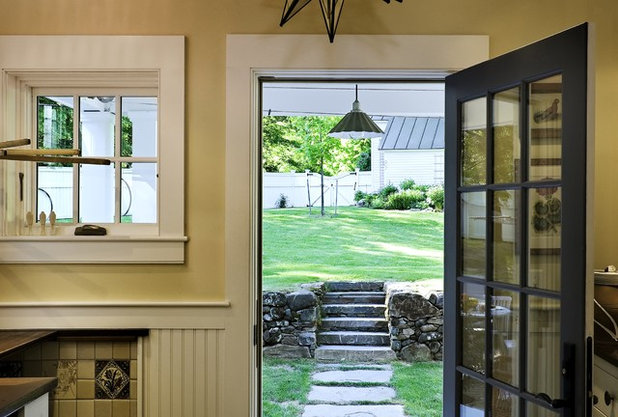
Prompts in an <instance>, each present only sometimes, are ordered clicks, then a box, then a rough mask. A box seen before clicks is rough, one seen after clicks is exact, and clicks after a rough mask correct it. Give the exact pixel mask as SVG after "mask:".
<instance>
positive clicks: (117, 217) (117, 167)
mask: <svg viewBox="0 0 618 417" xmlns="http://www.w3.org/2000/svg"><path fill="white" fill-rule="evenodd" d="M115 125H116V128H115V132H114V136H115V138H114V158H119V157H120V156H121V153H120V152H121V148H122V147H121V144H122V102H121V97H120V96H116V123H115ZM121 169H122V163H120V162H115V163H114V183H115V187H114V196H115V197H114V202H115V205H114V207H115V208H114V223H120V221H121V215H122V213H120V210H121V203H122V201H121V195H120V186H121V184H120V182H121V172H122V171H121Z"/></svg>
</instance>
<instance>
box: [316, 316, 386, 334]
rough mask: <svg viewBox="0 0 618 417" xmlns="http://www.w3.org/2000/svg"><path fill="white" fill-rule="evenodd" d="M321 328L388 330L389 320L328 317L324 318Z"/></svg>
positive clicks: (369, 330) (327, 329)
mask: <svg viewBox="0 0 618 417" xmlns="http://www.w3.org/2000/svg"><path fill="white" fill-rule="evenodd" d="M321 328H322V329H323V330H326V331H337V330H344V331H345V330H348V331H357V332H360V331H368V332H388V322H387V321H386V319H383V318H375V317H326V318H323V319H322V324H321Z"/></svg>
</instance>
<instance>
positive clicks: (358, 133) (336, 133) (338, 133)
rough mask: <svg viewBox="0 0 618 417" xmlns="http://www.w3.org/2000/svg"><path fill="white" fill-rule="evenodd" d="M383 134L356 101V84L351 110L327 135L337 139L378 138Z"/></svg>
mask: <svg viewBox="0 0 618 417" xmlns="http://www.w3.org/2000/svg"><path fill="white" fill-rule="evenodd" d="M383 134H384V132H383V131H382V129H380V126H378V125H377V124H375V122H374V121H373V120H371V117H369V116H368V115H367V114H366V113H365V112H363V111H362V110H361V108H360V103H359V102H358V84H357V85H356V100H354V103H352V111H350V112H349V113H348V114H346V115H345V116H343V119H341V120H340V121H339V123H337V125H335V127H333V128H332V129H331V130H330V132H328V136H332V137H334V138H339V139H365V138H379V137H381V136H382V135H383Z"/></svg>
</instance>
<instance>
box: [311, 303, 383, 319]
mask: <svg viewBox="0 0 618 417" xmlns="http://www.w3.org/2000/svg"><path fill="white" fill-rule="evenodd" d="M385 313H386V306H385V305H384V304H322V316H328V317H381V318H384V317H385V316H384V314H385Z"/></svg>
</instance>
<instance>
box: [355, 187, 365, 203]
mask: <svg viewBox="0 0 618 417" xmlns="http://www.w3.org/2000/svg"><path fill="white" fill-rule="evenodd" d="M366 198H367V193H364V192H362V191H361V190H358V191H356V192H355V193H354V201H356V202H357V203H358V202H359V201H361V200H365V199H366Z"/></svg>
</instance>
